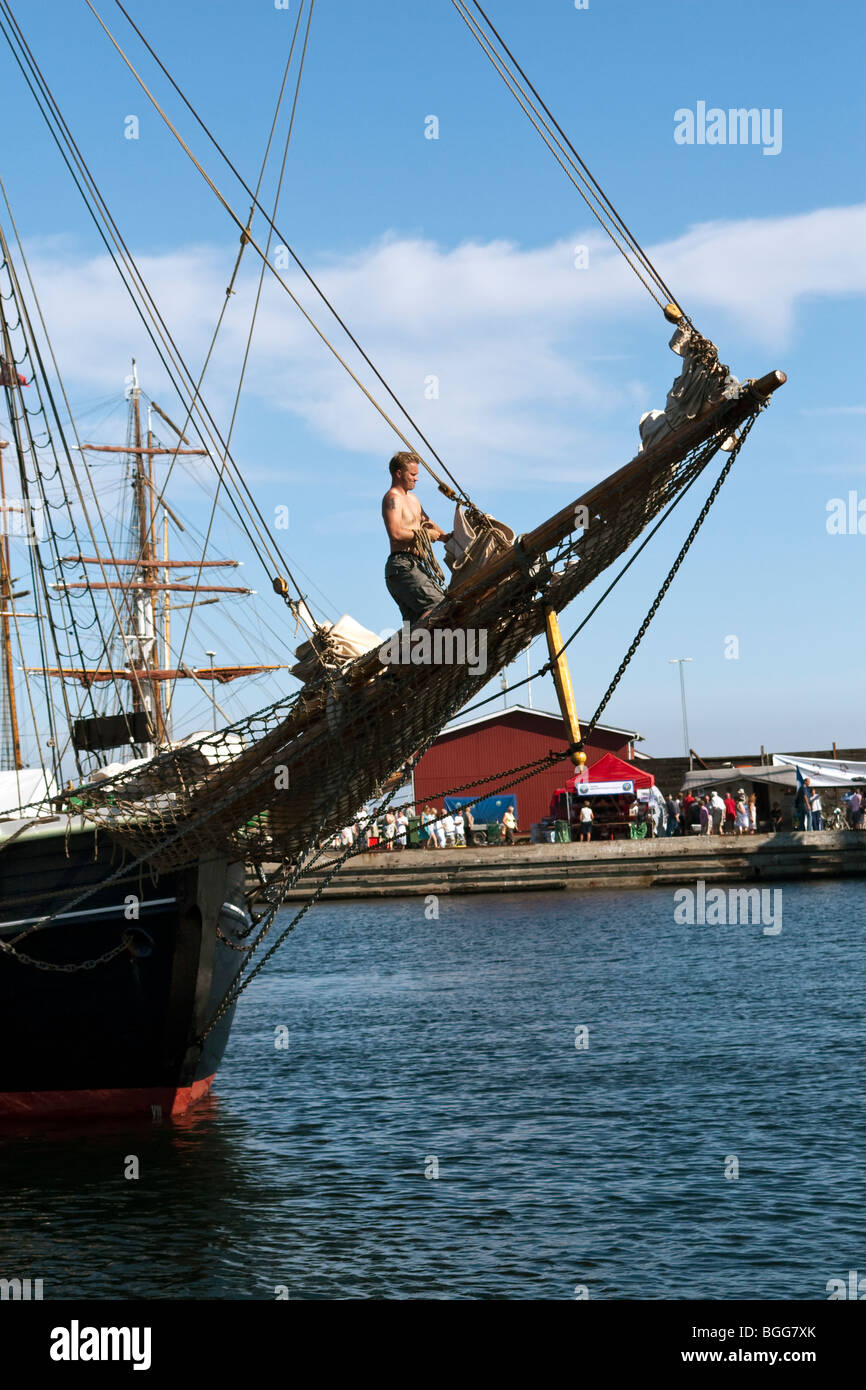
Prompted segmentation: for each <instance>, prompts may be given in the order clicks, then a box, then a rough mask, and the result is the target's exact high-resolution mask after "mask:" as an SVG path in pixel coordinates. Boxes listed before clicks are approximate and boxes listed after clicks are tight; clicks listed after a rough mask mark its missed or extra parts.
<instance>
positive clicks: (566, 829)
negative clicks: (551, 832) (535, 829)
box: [556, 820, 571, 845]
mask: <svg viewBox="0 0 866 1390" xmlns="http://www.w3.org/2000/svg"><path fill="white" fill-rule="evenodd" d="M556 843H557V844H558V845H570V844H571V826H570V825H569V823H568V821H567V820H558V821H557V822H556Z"/></svg>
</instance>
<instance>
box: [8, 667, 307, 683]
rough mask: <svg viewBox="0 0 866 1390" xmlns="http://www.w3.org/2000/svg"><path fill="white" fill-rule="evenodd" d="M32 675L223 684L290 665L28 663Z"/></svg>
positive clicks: (97, 680) (102, 680)
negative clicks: (126, 666) (120, 666)
mask: <svg viewBox="0 0 866 1390" xmlns="http://www.w3.org/2000/svg"><path fill="white" fill-rule="evenodd" d="M24 670H25V671H27V672H28V673H29V674H32V675H39V676H53V677H54V678H55V679H57V680H76V681H81V683H82V684H83V685H105V684H106V683H107V682H108V681H174V680H187V679H190V680H197V681H199V682H201V681H203V680H211V679H213V680H215V681H220V682H222V683H223V684H225V683H227V682H228V681H233V680H237V678H238V677H240V676H258V675H261V674H262V673H263V672H264V671H287V670H288V667H287V666H214V668H213V670H211V668H210V666H206V667H204V668H203V669H201V670H199V669H198V668H196V669H193V668H191V667H189V666H181V667H179V669H178V670H176V671H173V670H168V669H160V668H156V669H154V668H152V667H149V666H148V667H147V668H146V669H145V668H142V669H141V670H125V671H114V670H101V669H100V668H98V667H94V668H93V669H90V668H88V667H78V666H25V667H24Z"/></svg>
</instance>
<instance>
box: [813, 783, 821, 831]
mask: <svg viewBox="0 0 866 1390" xmlns="http://www.w3.org/2000/svg"><path fill="white" fill-rule="evenodd" d="M812 829H813V830H823V829H824V803H823V802H822V800H821V793H820V792H819V791H818V788H817V787H816V788H815V790H814V791H813V792H812Z"/></svg>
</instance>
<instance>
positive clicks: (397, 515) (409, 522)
mask: <svg viewBox="0 0 866 1390" xmlns="http://www.w3.org/2000/svg"><path fill="white" fill-rule="evenodd" d="M382 515H383V517H386V518H388V519H390V520H395V521H398V522H399V523H400V524H401V526H402V527H406V528H408V529H409V530H412V531H415V530H417V528H418V526H420V524H421V521H422V519H423V517H424V509H423V507H422V506H421V503H420V502H419V501H418V498H417V497H413V496H412V494H411V492H404V491H403V489H402V488H396V487H391V488H389V489H388V491H387V492H386V493H385V496H384V497H383V499H382ZM390 544H391V554H392V555H394V554H397V553H399V552H400V551H404V552H406V553H409V554H412V553H414V552H415V550H416V545H415V541H414V539H412V540H394V538H393V537H390Z"/></svg>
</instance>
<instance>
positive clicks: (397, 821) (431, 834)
mask: <svg viewBox="0 0 866 1390" xmlns="http://www.w3.org/2000/svg"><path fill="white" fill-rule="evenodd" d="M413 820H415V821H416V822H417V823H416V827H415V828H416V829H417V840H416V841H410V833H409V832H410V822H412V821H413ZM499 824H500V825H501V826H502V831H501V834H502V839H503V841H504V842H505V844H508V845H513V844H514V835H515V832H516V831H517V817H516V815H515V812H514V808H513V806H507V807H506V809H505V811H504V813H503V815H502V819H501V821H500V822H499ZM474 826H475V821H474V820H473V817H472V810H471V807H469V806H466V807H465V808H462V809H461V808H460V807H459V806H458V807H457V808H456V809H455V810H453V811H448V810H446V811H437V809H436V808H435V806H425V807H424V809H423V810H422V811H420V812H416V810H415V807H414V806H411V805H405V806H398V807H397V809H396V810H393V811H391V810H388V811H383V812H382V813H381V814H379V815H376V816H374V817H373V818H372V820H370V821H368V822H366V823H365V822H364V819H363V817H362V816H361V815H360V814H359V816H358V817H357V818H356V820H354V821H353V822H352V823H351V824H350V825H346V826H344V827H343V829H342V830H341V831H339V832H338V833H337V835H336V836H335V837H334V847H335V848H337V849H355V850H356V852H359V853H360V851H362V850H365V849H368V848H374V849H383V850H402V849H406V848H407V847H408V846H409V844H410V843H417V845H418V847H419V848H421V849H428V850H429V849H459V848H465V847H466V845H467V843H468V842H469V840H470V839H471V835H472V830H473V828H474Z"/></svg>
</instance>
